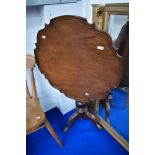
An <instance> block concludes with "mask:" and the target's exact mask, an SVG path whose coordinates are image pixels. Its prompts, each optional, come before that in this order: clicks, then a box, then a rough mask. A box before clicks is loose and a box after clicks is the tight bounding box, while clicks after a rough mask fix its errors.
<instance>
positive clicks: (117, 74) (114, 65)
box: [35, 16, 122, 130]
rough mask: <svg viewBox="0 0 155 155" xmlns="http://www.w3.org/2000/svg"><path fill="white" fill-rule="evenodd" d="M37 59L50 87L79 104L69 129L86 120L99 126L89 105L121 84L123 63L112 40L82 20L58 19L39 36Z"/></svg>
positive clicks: (75, 18)
mask: <svg viewBox="0 0 155 155" xmlns="http://www.w3.org/2000/svg"><path fill="white" fill-rule="evenodd" d="M35 57H36V61H37V64H38V67H39V69H40V71H41V72H42V73H43V74H44V75H45V77H46V78H47V79H48V81H49V82H50V84H51V85H52V86H53V87H55V88H57V89H59V90H60V91H61V92H63V93H64V94H65V95H66V96H68V97H71V98H73V99H75V100H76V107H77V112H76V113H75V114H74V115H73V116H71V117H70V119H69V124H68V127H70V126H71V124H72V123H73V121H74V120H75V119H77V118H84V117H87V118H90V119H91V120H92V121H93V122H94V123H95V124H96V119H95V116H94V114H92V113H91V112H89V111H88V103H89V102H95V101H96V100H98V99H103V98H104V97H105V96H106V95H108V93H109V92H110V91H111V90H112V89H113V88H114V87H115V86H117V85H119V82H120V80H121V73H122V65H121V60H120V58H119V56H117V52H116V50H115V49H114V48H113V45H112V40H111V38H110V36H109V35H108V34H107V33H105V32H101V31H98V30H96V29H95V27H94V25H91V24H89V23H88V22H87V21H86V19H84V18H82V17H77V16H60V17H56V18H54V19H52V20H51V21H50V24H49V25H45V28H44V29H42V30H40V31H39V32H38V35H37V43H36V49H35ZM67 129H68V128H66V130H67Z"/></svg>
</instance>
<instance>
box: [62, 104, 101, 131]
mask: <svg viewBox="0 0 155 155" xmlns="http://www.w3.org/2000/svg"><path fill="white" fill-rule="evenodd" d="M84 118H88V119H90V120H91V121H92V122H93V123H94V124H95V125H96V127H97V128H98V129H100V130H101V129H103V128H102V126H101V125H100V124H99V123H98V122H97V120H96V117H95V115H94V114H92V113H91V112H89V111H88V104H87V103H81V102H76V112H75V113H74V114H73V115H72V116H70V118H69V121H68V126H67V127H66V128H65V129H64V131H65V132H66V131H67V130H68V129H69V128H70V127H71V126H72V124H73V122H74V121H75V120H77V119H84Z"/></svg>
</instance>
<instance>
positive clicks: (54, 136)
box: [45, 118, 63, 146]
mask: <svg viewBox="0 0 155 155" xmlns="http://www.w3.org/2000/svg"><path fill="white" fill-rule="evenodd" d="M45 126H46V128H47V129H48V131H49V132H50V134H51V135H52V136H53V138H54V139H55V140H56V141H57V143H58V144H59V145H60V146H63V144H62V142H61V141H60V139H59V138H58V136H57V134H56V132H55V131H54V129H53V128H52V126H51V125H50V123H49V121H48V120H47V118H46V119H45Z"/></svg>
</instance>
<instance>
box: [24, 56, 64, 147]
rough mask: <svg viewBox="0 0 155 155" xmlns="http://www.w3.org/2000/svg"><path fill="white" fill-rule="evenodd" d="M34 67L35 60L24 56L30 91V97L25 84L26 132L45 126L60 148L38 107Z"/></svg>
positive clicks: (55, 136)
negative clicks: (28, 71)
mask: <svg viewBox="0 0 155 155" xmlns="http://www.w3.org/2000/svg"><path fill="white" fill-rule="evenodd" d="M34 65H35V58H34V57H33V56H31V55H27V56H26V66H27V68H28V69H29V70H30V76H31V86H32V87H31V89H32V96H31V95H30V91H29V89H28V86H27V84H26V132H27V134H30V133H32V132H34V131H35V130H37V129H39V128H40V126H41V125H45V126H46V127H47V129H48V130H49V132H50V133H51V135H52V136H53V137H54V138H55V140H56V141H57V142H58V144H59V145H60V146H63V144H62V142H61V141H60V140H59V138H58V136H57V134H56V132H55V131H54V129H53V128H52V126H51V125H50V123H49V122H48V120H47V118H46V116H45V114H44V112H43V111H42V108H41V106H40V103H39V100H38V98H37V93H36V86H35V79H34V74H33V68H34Z"/></svg>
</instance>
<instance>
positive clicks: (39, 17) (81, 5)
mask: <svg viewBox="0 0 155 155" xmlns="http://www.w3.org/2000/svg"><path fill="white" fill-rule="evenodd" d="M112 2H115V3H117V2H128V1H127V0H119V1H115V0H81V1H78V2H77V3H66V4H56V5H44V6H33V7H27V12H26V52H27V54H32V55H34V48H35V43H36V36H37V33H38V31H39V30H40V29H42V28H44V25H45V23H47V24H48V23H49V20H50V19H52V18H54V17H56V16H61V15H77V16H82V17H86V18H87V20H88V22H89V23H92V6H91V4H96V3H112ZM27 75H28V73H27ZM34 75H35V80H36V87H37V94H38V97H39V100H40V102H41V106H42V108H43V110H44V111H47V110H49V109H51V108H53V107H56V106H57V107H58V108H59V109H60V111H61V112H62V113H63V114H65V113H67V112H68V111H70V110H72V109H73V108H75V101H74V100H72V99H70V98H68V97H66V96H64V94H62V93H60V92H59V90H57V89H55V88H53V87H52V86H51V85H50V84H49V82H48V81H47V80H46V79H45V77H44V75H42V74H41V73H40V71H39V69H38V67H37V66H36V67H35V70H34ZM28 85H30V81H29V80H28Z"/></svg>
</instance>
